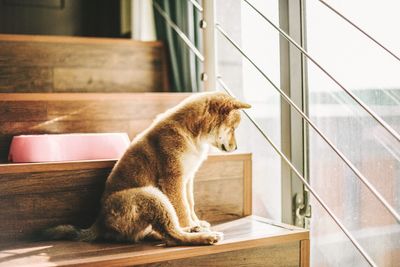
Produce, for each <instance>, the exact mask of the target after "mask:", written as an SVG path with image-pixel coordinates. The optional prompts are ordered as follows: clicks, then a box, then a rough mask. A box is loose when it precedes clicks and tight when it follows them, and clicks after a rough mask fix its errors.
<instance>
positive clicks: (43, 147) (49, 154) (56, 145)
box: [8, 133, 130, 163]
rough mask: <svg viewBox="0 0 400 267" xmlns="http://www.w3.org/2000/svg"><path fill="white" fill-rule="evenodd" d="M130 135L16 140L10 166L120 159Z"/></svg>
mask: <svg viewBox="0 0 400 267" xmlns="http://www.w3.org/2000/svg"><path fill="white" fill-rule="evenodd" d="M129 143H130V141H129V137H128V135H127V134H126V133H96V134H92V133H90V134H82V133H80V134H44V135H20V136H14V138H13V139H12V142H11V147H10V153H9V155H8V160H9V161H10V162H16V163H17V162H19V163H21V162H46V161H75V160H95V159H118V158H120V157H121V156H122V154H123V153H124V152H125V150H126V149H127V148H128V146H129Z"/></svg>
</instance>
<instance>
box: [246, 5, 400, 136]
mask: <svg viewBox="0 0 400 267" xmlns="http://www.w3.org/2000/svg"><path fill="white" fill-rule="evenodd" d="M243 1H244V2H245V3H247V4H248V5H249V6H250V7H251V8H252V9H253V10H254V11H256V12H257V13H258V14H259V15H260V16H261V17H262V18H263V19H264V20H265V21H267V22H268V23H269V24H270V25H271V26H272V27H273V28H275V29H276V30H277V31H278V32H279V33H280V34H281V35H282V36H283V37H285V39H286V40H288V41H289V42H290V43H292V44H293V45H294V46H295V47H296V48H297V49H298V50H299V51H300V52H301V53H302V54H303V55H305V56H306V57H307V58H308V59H309V60H311V61H312V62H313V63H314V64H315V65H316V66H317V67H318V68H319V69H320V70H321V71H322V72H323V73H325V75H326V76H328V77H329V78H330V79H331V80H332V81H333V82H334V83H336V84H337V85H338V86H339V87H340V88H342V89H343V90H344V91H345V92H346V93H347V94H348V95H349V96H350V97H351V98H352V99H353V100H354V101H355V102H356V103H357V104H359V105H360V106H361V107H362V108H363V109H364V110H365V111H366V112H367V113H368V114H369V115H370V116H371V117H373V118H374V119H375V121H377V122H378V123H379V124H380V125H381V126H382V127H383V128H385V129H386V130H387V131H388V132H389V133H390V134H391V135H392V136H393V137H394V138H395V139H396V140H397V141H399V142H400V135H399V133H397V132H396V131H395V130H394V129H393V128H392V127H391V126H390V125H389V124H387V123H386V122H385V121H384V120H383V119H382V118H381V117H380V116H379V115H377V114H376V113H375V112H374V111H373V110H372V109H370V108H369V107H368V106H367V105H366V104H364V102H362V101H361V99H359V98H358V97H357V96H356V95H355V94H353V93H352V92H351V91H350V90H348V89H347V88H346V87H344V85H342V84H341V83H340V82H339V81H338V80H336V79H335V77H333V76H332V74H330V73H329V72H328V71H327V70H326V69H325V68H324V67H322V66H321V65H320V64H319V63H318V62H317V61H316V60H315V59H314V58H313V57H312V56H310V54H309V53H308V52H307V51H306V50H304V48H303V47H302V46H301V45H299V44H298V43H297V42H296V41H294V40H293V39H292V38H291V37H290V36H289V35H288V34H286V33H285V32H284V31H283V30H282V29H281V28H279V27H278V26H277V25H276V24H275V23H273V22H272V21H271V20H270V19H268V18H267V17H266V16H265V15H264V14H262V13H261V12H260V11H259V10H258V9H257V8H256V7H254V6H253V5H252V4H251V3H250V2H249V1H248V0H243Z"/></svg>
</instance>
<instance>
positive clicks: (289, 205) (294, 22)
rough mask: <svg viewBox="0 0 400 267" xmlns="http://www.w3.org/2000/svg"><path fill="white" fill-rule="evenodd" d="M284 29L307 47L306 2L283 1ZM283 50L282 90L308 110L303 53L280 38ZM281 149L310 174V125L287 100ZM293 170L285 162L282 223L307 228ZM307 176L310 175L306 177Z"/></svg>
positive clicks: (306, 211)
mask: <svg viewBox="0 0 400 267" xmlns="http://www.w3.org/2000/svg"><path fill="white" fill-rule="evenodd" d="M279 12H280V14H279V17H280V21H279V24H280V27H281V28H282V29H283V30H284V31H286V32H288V33H289V34H290V36H291V37H292V38H293V39H294V40H296V41H297V42H298V43H300V44H302V45H303V40H304V29H303V22H304V21H303V20H304V17H303V0H299V1H290V0H282V1H279ZM280 47H281V87H282V90H283V91H284V92H285V93H286V94H288V95H290V97H291V99H292V101H293V102H294V103H295V104H296V105H297V106H298V107H300V108H301V109H302V110H303V111H304V110H305V103H306V97H305V93H306V92H305V88H306V84H305V82H306V81H305V78H306V77H305V65H304V58H303V56H302V54H301V53H300V52H299V51H298V50H297V49H296V48H295V47H293V46H290V45H289V42H288V41H287V40H286V39H284V38H282V36H281V39H280ZM281 119H282V122H281V123H282V127H281V132H282V134H281V140H282V141H281V146H282V151H283V152H284V153H285V155H290V159H291V161H292V163H293V165H295V166H296V168H297V169H298V170H299V171H300V172H301V173H302V174H303V175H304V174H305V173H306V171H307V155H306V154H305V153H306V151H307V150H306V147H305V146H306V137H307V132H306V124H305V123H304V122H303V120H302V118H301V116H299V114H298V113H297V112H296V111H295V110H293V109H291V108H290V106H289V105H288V104H287V103H286V101H283V100H282V102H281ZM293 176H295V175H294V174H292V173H291V170H290V168H288V166H287V165H286V164H285V163H282V221H283V222H285V223H290V224H295V225H297V226H300V227H304V226H307V217H308V216H309V206H308V195H307V192H306V191H305V190H304V186H303V184H302V182H301V181H299V179H297V177H293ZM304 176H305V177H307V175H304Z"/></svg>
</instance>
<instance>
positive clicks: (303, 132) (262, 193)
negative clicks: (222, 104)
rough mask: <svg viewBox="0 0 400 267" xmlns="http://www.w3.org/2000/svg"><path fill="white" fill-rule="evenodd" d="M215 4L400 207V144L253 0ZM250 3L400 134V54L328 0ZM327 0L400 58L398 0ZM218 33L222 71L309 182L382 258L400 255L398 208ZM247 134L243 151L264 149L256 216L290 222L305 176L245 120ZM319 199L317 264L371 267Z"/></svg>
mask: <svg viewBox="0 0 400 267" xmlns="http://www.w3.org/2000/svg"><path fill="white" fill-rule="evenodd" d="M216 2H217V7H216V8H217V21H218V23H219V24H220V25H221V27H222V28H223V29H224V30H225V31H226V33H227V35H229V36H230V37H231V39H232V40H233V41H234V42H235V43H236V44H237V45H238V46H240V48H241V49H242V50H243V51H244V53H245V54H246V55H248V57H249V58H250V59H251V60H252V61H253V62H254V63H255V64H256V65H257V66H259V69H260V70H261V72H263V73H265V75H267V76H268V78H269V79H270V80H271V81H272V83H274V84H275V85H276V86H277V87H279V88H281V89H282V90H283V91H284V92H286V93H287V94H288V95H290V96H291V99H292V101H294V102H295V103H296V104H297V105H298V106H300V107H301V106H302V105H303V104H304V105H305V110H306V113H308V115H309V117H310V118H311V121H313V122H314V123H315V125H316V126H317V127H318V128H319V129H320V130H321V132H322V133H323V134H324V135H326V137H327V138H328V139H329V140H330V141H332V143H333V144H334V145H335V146H336V147H337V148H338V149H339V150H340V151H341V152H343V154H344V155H345V157H346V158H348V159H349V160H350V161H351V162H352V164H354V166H355V167H356V168H357V169H358V170H360V171H361V173H362V174H363V175H364V176H365V177H366V178H367V180H368V181H369V182H370V183H371V184H372V185H373V186H374V187H375V188H376V189H377V190H378V192H379V193H380V194H381V195H382V196H383V197H384V198H385V199H386V200H387V201H388V203H389V204H390V205H391V206H392V207H394V209H395V210H396V211H397V212H399V210H400V181H399V177H400V145H399V142H398V141H397V140H396V139H395V138H393V136H391V134H390V133H389V132H388V131H387V130H385V129H384V128H383V127H382V126H381V125H380V124H379V123H377V122H376V121H375V119H374V118H373V117H371V116H370V115H369V114H368V113H367V112H366V111H365V110H364V109H363V108H362V107H361V106H360V105H359V104H357V103H356V102H355V101H354V100H352V99H351V98H350V97H349V96H348V95H347V93H346V92H345V91H344V90H343V89H342V88H341V87H340V86H338V84H336V83H335V82H334V81H333V80H332V79H331V78H329V77H328V76H327V75H325V74H324V73H323V71H321V69H319V68H318V67H317V66H316V65H315V64H314V63H312V62H311V61H309V60H308V59H306V57H305V56H303V57H302V56H301V55H300V53H299V50H298V49H297V48H295V46H293V45H292V44H289V43H288V41H287V40H285V39H283V38H282V37H281V36H280V35H279V33H278V31H276V30H275V29H273V27H271V25H270V24H268V23H267V22H266V21H265V20H264V19H263V18H262V17H261V16H260V15H259V14H257V13H256V12H255V11H254V10H253V9H252V8H251V7H249V5H248V4H247V3H246V1H222V0H219V1H216ZM249 2H250V3H251V4H252V5H254V6H255V7H256V8H257V9H258V10H259V11H260V12H261V13H262V14H263V15H264V16H266V17H267V18H268V19H270V20H271V21H272V22H273V23H275V24H276V25H280V28H281V29H283V30H284V31H286V32H288V33H289V35H290V36H291V37H292V38H293V39H294V40H295V41H296V42H297V43H299V44H301V45H302V46H304V47H306V48H307V49H306V50H307V51H308V52H309V53H310V54H311V55H312V56H313V58H315V59H316V60H317V61H318V62H319V63H320V65H321V66H323V67H324V68H325V69H326V70H327V71H328V72H329V73H330V74H332V76H333V77H335V79H337V81H339V82H340V83H341V84H342V85H343V86H344V87H345V88H347V89H348V90H349V91H351V92H352V93H353V94H355V95H356V97H358V98H359V99H361V101H362V102H363V103H365V104H366V105H367V106H368V107H369V108H370V109H372V110H373V111H374V112H375V113H376V114H377V115H378V116H379V117H381V118H382V119H383V120H384V121H385V122H387V123H388V124H389V125H390V127H392V128H393V129H395V130H396V131H397V132H400V75H398V74H399V73H400V60H396V59H395V58H394V57H393V56H392V55H390V54H389V53H387V52H386V51H384V50H383V49H382V48H381V47H379V46H378V45H376V44H375V43H374V42H372V41H371V40H369V39H368V38H367V37H366V36H364V35H363V34H362V33H360V32H359V31H358V30H357V29H355V28H354V27H353V26H351V25H350V24H349V23H347V22H346V21H345V20H343V19H342V18H341V17H340V16H338V15H337V14H335V13H334V12H333V11H332V10H330V9H329V8H328V7H327V6H325V5H323V4H322V3H321V1H320V0H307V1H305V0H299V1H261V0H251V1H250V0H249ZM328 3H329V4H332V5H333V6H334V8H336V9H337V10H339V11H340V12H342V13H343V14H344V15H345V16H346V17H348V18H349V19H350V20H352V21H354V22H355V23H356V24H357V25H359V26H360V27H361V28H363V29H365V30H366V31H367V32H368V33H370V34H371V35H372V36H374V37H375V38H376V39H378V40H380V41H381V42H382V43H384V44H385V45H386V46H387V47H388V48H389V49H390V50H392V51H393V52H394V53H395V54H397V55H400V37H399V36H398V35H397V34H394V33H396V31H397V26H398V25H399V24H400V18H399V17H398V16H397V13H398V10H399V9H400V4H399V3H398V1H396V0H385V1H384V3H382V2H379V4H378V2H376V1H372V0H368V1H361V0H359V1H345V0H340V1H328ZM360 7H362V8H360ZM217 41H218V42H217V43H218V51H217V58H218V74H219V75H221V77H222V78H223V80H224V82H226V84H227V85H228V87H229V88H230V89H231V90H232V91H233V92H234V93H235V94H236V95H237V96H239V97H241V98H243V99H245V100H247V101H248V102H250V103H251V104H253V109H252V110H250V112H249V113H250V115H252V116H253V117H254V118H255V119H256V120H257V122H259V124H260V125H261V127H262V128H263V130H264V131H265V132H266V133H267V135H268V136H269V137H270V138H271V139H272V141H273V142H274V143H275V144H277V145H278V147H279V148H280V149H281V150H282V151H283V152H284V153H285V154H286V155H287V156H288V158H290V159H291V161H292V162H293V164H294V165H295V167H296V168H297V169H298V170H300V172H302V171H303V172H304V176H305V177H307V178H309V179H310V183H311V185H312V186H313V188H314V189H315V191H316V192H317V193H318V194H319V195H320V196H321V198H322V199H323V200H324V201H325V202H326V204H327V205H328V206H329V207H330V209H332V211H333V213H334V214H335V215H336V216H337V217H338V219H339V220H340V221H341V222H342V223H343V225H344V226H345V227H346V228H347V229H349V232H350V234H351V235H353V236H354V237H355V239H356V240H357V242H358V243H360V245H361V247H362V248H364V250H365V252H366V253H367V254H368V255H370V257H371V258H372V259H373V261H375V262H376V263H377V264H378V265H383V266H390V265H394V264H395V263H397V262H398V259H399V254H400V252H399V251H400V250H399V249H400V242H399V240H400V227H399V224H398V222H396V220H395V218H394V216H392V215H391V214H390V213H389V212H388V211H387V210H386V209H385V207H384V206H383V205H382V204H381V203H380V202H379V201H378V200H377V198H376V197H375V196H374V195H373V194H372V193H371V192H370V190H369V189H368V188H367V187H366V186H365V185H364V184H363V183H362V182H361V181H360V179H359V178H358V177H357V176H356V175H355V174H354V173H353V171H352V170H351V169H350V168H349V167H348V166H347V165H346V164H345V163H344V162H343V160H342V159H340V158H339V157H338V156H337V155H336V153H335V152H334V151H333V150H332V149H331V147H329V146H328V145H327V144H326V142H325V141H324V140H323V139H322V138H321V137H320V136H319V135H318V134H317V133H316V132H315V131H314V130H313V129H312V128H311V127H307V126H306V125H305V124H303V123H302V120H301V117H300V116H299V114H298V113H297V112H295V110H294V109H293V108H289V107H288V105H287V103H286V102H285V101H283V100H282V99H281V97H280V95H279V93H278V92H277V90H275V89H274V88H273V86H272V85H271V83H270V82H268V81H267V80H266V79H265V77H263V74H262V73H260V71H258V70H257V69H256V68H255V67H254V66H253V64H251V63H250V62H249V60H247V59H246V58H245V57H244V56H243V55H242V53H240V51H238V49H236V48H235V47H234V46H233V45H232V43H231V42H230V41H229V40H227V38H226V37H224V34H221V33H220V32H218V31H217ZM306 96H307V97H306ZM241 137H242V140H241V142H240V143H241V144H245V146H244V150H247V151H249V150H250V151H252V152H253V153H254V160H253V163H254V175H253V179H254V188H253V204H254V210H253V211H254V213H255V214H259V215H263V216H267V217H270V218H273V219H277V220H283V221H285V222H288V221H290V219H288V217H291V215H292V211H293V208H294V207H293V204H292V201H293V198H294V196H295V193H296V192H297V193H301V191H302V190H300V191H299V187H301V188H302V186H301V183H300V182H299V180H298V178H296V177H295V176H294V175H293V174H291V173H290V171H289V172H288V171H287V165H286V164H285V163H282V161H281V159H280V158H279V157H278V155H277V153H275V151H273V150H272V149H271V146H270V145H269V144H268V143H267V142H266V141H265V140H264V139H263V138H262V137H261V136H260V135H259V134H258V133H257V132H256V130H255V129H254V127H253V126H252V125H250V123H249V122H245V124H244V125H243V127H242V129H241ZM264 144H265V145H264ZM285 168H286V169H285ZM287 192H289V193H287ZM311 205H312V219H311V234H312V238H313V242H312V249H311V253H312V257H311V258H312V265H313V266H365V265H366V264H367V262H366V261H365V259H364V257H363V256H362V255H361V254H360V253H359V251H358V250H357V249H356V247H355V246H354V245H353V244H352V243H351V242H350V240H349V239H348V237H346V236H345V235H344V233H343V231H342V230H340V229H339V227H338V226H337V225H336V224H335V223H334V221H333V220H332V218H331V217H330V216H328V214H327V212H326V211H325V210H324V209H322V208H321V205H320V204H319V203H318V202H317V201H315V199H314V198H311Z"/></svg>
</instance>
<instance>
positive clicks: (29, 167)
mask: <svg viewBox="0 0 400 267" xmlns="http://www.w3.org/2000/svg"><path fill="white" fill-rule="evenodd" d="M249 155H251V153H242V152H236V153H230V154H226V153H224V154H222V153H221V154H219V153H216V154H210V155H209V156H208V159H207V160H208V161H210V162H213V161H221V160H243V159H246V158H247V157H248V156H249ZM116 161H117V159H104V160H80V161H65V162H40V163H4V164H0V174H2V173H24V172H41V171H61V170H79V169H101V168H111V167H113V166H114V164H115V163H116Z"/></svg>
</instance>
